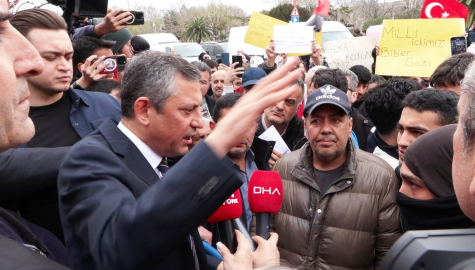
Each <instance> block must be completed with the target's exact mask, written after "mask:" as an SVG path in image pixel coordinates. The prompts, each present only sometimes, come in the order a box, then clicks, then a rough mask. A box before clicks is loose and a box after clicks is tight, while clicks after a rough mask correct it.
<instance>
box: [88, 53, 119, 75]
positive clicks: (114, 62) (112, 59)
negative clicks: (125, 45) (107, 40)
mask: <svg viewBox="0 0 475 270" xmlns="http://www.w3.org/2000/svg"><path fill="white" fill-rule="evenodd" d="M97 59H99V58H96V59H94V60H92V64H94V62H96V60H97ZM106 63H107V66H106V67H105V68H104V69H103V70H102V71H101V72H99V74H109V73H116V72H118V71H123V70H124V68H125V64H127V57H126V56H125V54H122V55H114V56H108V57H106V58H104V60H103V61H102V63H100V64H99V66H102V65H103V64H106Z"/></svg>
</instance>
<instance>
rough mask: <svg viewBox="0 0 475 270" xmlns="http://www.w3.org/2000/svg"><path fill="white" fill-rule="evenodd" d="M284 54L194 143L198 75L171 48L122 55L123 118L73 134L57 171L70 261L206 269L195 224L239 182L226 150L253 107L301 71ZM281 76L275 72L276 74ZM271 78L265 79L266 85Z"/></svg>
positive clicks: (89, 265) (277, 95)
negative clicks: (81, 135) (169, 161)
mask: <svg viewBox="0 0 475 270" xmlns="http://www.w3.org/2000/svg"><path fill="white" fill-rule="evenodd" d="M296 65H297V62H296V61H293V62H291V63H289V64H288V65H286V66H284V67H282V68H281V69H279V70H278V71H275V72H274V73H273V74H272V75H271V76H269V78H266V79H264V80H263V82H262V84H259V85H258V86H257V88H258V91H255V92H253V93H251V94H249V96H245V97H243V98H242V99H241V100H240V101H241V102H238V104H236V105H235V106H234V107H233V108H232V109H231V111H230V112H229V113H228V115H227V116H226V118H224V119H223V120H222V121H220V122H219V124H217V125H216V128H215V129H214V131H213V132H212V133H211V135H209V136H208V138H206V139H205V140H204V142H202V143H198V144H197V145H196V146H195V147H194V148H193V149H192V150H191V151H190V152H189V153H188V154H187V155H185V157H183V159H181V160H180V162H179V163H177V164H176V165H175V166H174V167H173V168H171V169H170V170H169V171H167V172H166V173H165V169H164V168H163V167H162V166H159V165H160V163H161V160H162V157H167V156H177V155H184V154H186V153H187V152H188V145H189V144H191V142H192V136H193V135H194V134H195V133H196V129H198V128H202V126H203V120H202V116H201V104H202V95H201V92H200V85H199V80H200V78H201V74H200V72H199V71H198V69H197V68H196V67H194V66H193V65H191V64H189V63H188V62H187V61H186V60H184V59H182V58H180V57H178V56H174V55H172V54H167V53H160V52H156V51H146V52H143V53H141V54H139V55H137V56H135V57H134V58H132V60H131V61H130V62H129V63H128V65H127V67H126V70H125V74H124V78H123V81H122V83H123V84H122V89H121V100H122V120H121V122H120V123H119V125H116V124H115V123H114V122H112V121H106V122H104V123H103V124H102V125H101V126H100V127H99V128H98V130H97V131H96V132H94V133H92V134H91V135H90V136H88V137H87V138H85V139H84V140H82V141H81V142H79V143H77V144H76V145H75V146H74V147H73V148H72V149H71V151H70V152H69V153H68V155H67V156H66V158H65V160H64V163H63V165H62V167H61V169H60V173H59V183H58V191H59V199H60V212H61V216H62V222H63V228H64V233H65V239H66V244H67V246H68V252H69V258H70V261H71V263H72V265H73V268H74V269H119V268H120V269H198V268H199V269H206V268H207V265H206V258H205V252H204V248H203V246H202V243H201V240H200V236H199V234H198V231H197V228H198V226H199V225H200V224H201V223H203V222H204V221H205V220H206V219H207V218H208V217H209V216H210V215H211V214H212V213H213V212H215V211H216V210H217V209H218V208H219V207H220V206H221V205H222V203H223V202H224V201H225V200H226V199H227V198H229V196H231V194H232V193H234V192H235V191H236V190H237V189H238V188H239V187H240V186H241V185H242V184H243V182H244V181H245V179H243V177H242V174H241V173H239V167H238V166H237V165H235V164H233V163H232V162H231V161H230V160H229V159H227V158H224V157H225V156H226V153H228V151H229V150H230V149H231V148H232V147H234V146H235V145H237V144H238V143H240V142H241V141H242V140H243V138H244V137H245V136H246V133H247V132H248V130H249V129H250V128H252V127H253V126H255V125H256V121H257V119H258V118H259V116H260V114H261V112H262V111H263V110H264V109H265V108H266V107H268V106H270V105H271V104H274V103H275V102H278V101H279V100H283V99H286V98H287V97H289V96H290V95H291V94H292V93H293V92H294V91H295V89H296V88H295V87H290V88H287V86H288V85H289V84H290V83H291V82H292V81H295V80H296V79H297V77H298V76H299V75H300V73H301V72H300V71H294V72H292V73H290V74H289V75H286V74H287V72H289V71H290V70H292V69H293V68H294V67H295V66H296ZM279 78H280V79H279ZM269 85H272V87H269Z"/></svg>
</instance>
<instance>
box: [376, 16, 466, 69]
mask: <svg viewBox="0 0 475 270" xmlns="http://www.w3.org/2000/svg"><path fill="white" fill-rule="evenodd" d="M464 32H465V31H464V20H463V19H426V20H423V19H411V20H384V21H383V30H382V32H381V39H380V41H379V56H378V57H377V58H376V74H379V75H393V76H417V77H430V76H431V75H432V73H433V72H434V70H435V69H436V68H437V66H439V65H440V63H442V62H443V61H444V60H445V59H447V58H449V57H450V56H451V54H452V53H451V49H450V38H451V37H453V36H461V35H463V33H464Z"/></svg>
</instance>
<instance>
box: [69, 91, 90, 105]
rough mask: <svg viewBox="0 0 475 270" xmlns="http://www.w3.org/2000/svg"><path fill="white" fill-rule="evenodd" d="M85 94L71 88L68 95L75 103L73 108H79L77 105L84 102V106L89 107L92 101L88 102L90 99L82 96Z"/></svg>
mask: <svg viewBox="0 0 475 270" xmlns="http://www.w3.org/2000/svg"><path fill="white" fill-rule="evenodd" d="M83 92H84V91H83V90H79V89H74V88H72V87H70V88H69V90H68V91H67V93H68V94H69V96H70V97H71V100H72V102H73V106H77V105H79V102H82V103H84V105H86V106H88V107H89V104H88V103H89V102H90V100H88V97H87V96H86V95H83V94H82V93H83Z"/></svg>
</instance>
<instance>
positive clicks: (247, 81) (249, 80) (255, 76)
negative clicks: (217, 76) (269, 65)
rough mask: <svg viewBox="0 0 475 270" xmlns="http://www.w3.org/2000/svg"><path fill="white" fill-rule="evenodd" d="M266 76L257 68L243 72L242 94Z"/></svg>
mask: <svg viewBox="0 0 475 270" xmlns="http://www.w3.org/2000/svg"><path fill="white" fill-rule="evenodd" d="M265 76H267V73H266V72H265V71H264V70H263V69H262V68H259V67H251V68H248V69H246V71H244V74H243V75H242V93H243V94H246V93H247V92H248V91H249V90H251V88H252V87H253V86H254V85H255V84H256V83H257V82H259V80H260V79H262V78H264V77H265Z"/></svg>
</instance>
